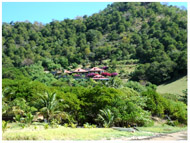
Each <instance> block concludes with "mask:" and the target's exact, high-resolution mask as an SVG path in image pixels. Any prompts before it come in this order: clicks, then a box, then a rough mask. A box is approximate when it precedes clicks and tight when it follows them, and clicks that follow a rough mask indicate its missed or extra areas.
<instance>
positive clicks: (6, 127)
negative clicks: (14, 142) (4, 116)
mask: <svg viewBox="0 0 190 143" xmlns="http://www.w3.org/2000/svg"><path fill="white" fill-rule="evenodd" d="M8 128H9V127H8V122H6V121H4V120H3V121H2V131H3V132H5V131H6V130H7V129H8Z"/></svg>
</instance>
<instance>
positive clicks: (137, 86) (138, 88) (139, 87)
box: [124, 81, 146, 93]
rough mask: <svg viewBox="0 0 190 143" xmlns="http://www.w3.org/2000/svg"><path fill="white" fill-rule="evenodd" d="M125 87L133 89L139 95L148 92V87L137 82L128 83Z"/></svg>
mask: <svg viewBox="0 0 190 143" xmlns="http://www.w3.org/2000/svg"><path fill="white" fill-rule="evenodd" d="M124 86H125V87H129V88H132V89H134V90H135V91H137V92H139V93H141V92H144V91H146V87H145V86H143V85H141V84H140V83H139V82H136V81H128V82H126V83H125V84H124Z"/></svg>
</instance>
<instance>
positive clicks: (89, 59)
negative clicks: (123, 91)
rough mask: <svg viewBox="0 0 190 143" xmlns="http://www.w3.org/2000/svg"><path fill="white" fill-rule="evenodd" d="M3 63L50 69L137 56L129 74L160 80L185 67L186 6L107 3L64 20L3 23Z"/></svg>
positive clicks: (145, 78) (156, 81) (157, 81)
mask: <svg viewBox="0 0 190 143" xmlns="http://www.w3.org/2000/svg"><path fill="white" fill-rule="evenodd" d="M2 35H3V37H2V51H3V52H2V57H3V58H2V61H3V68H10V67H16V68H21V67H26V66H30V65H32V64H35V63H37V62H39V61H41V62H42V66H43V67H44V68H47V69H48V70H50V71H52V70H55V69H62V68H63V69H70V68H75V67H77V65H79V64H80V65H83V66H85V65H86V64H91V65H92V66H93V65H99V64H102V61H103V60H108V59H109V60H110V62H113V61H122V60H130V59H137V60H138V61H139V62H138V66H137V68H136V70H135V72H133V73H132V74H131V75H130V77H131V78H132V79H133V80H146V81H150V82H152V83H155V84H160V83H162V82H164V81H166V80H168V79H171V78H172V77H174V76H178V75H182V74H186V73H187V10H182V9H180V8H177V7H173V6H167V5H161V4H160V3H156V2H153V3H149V2H146V3H145V2H142V3H140V2H125V3H113V4H112V5H108V6H107V8H105V9H104V10H103V11H100V12H99V13H95V14H93V15H92V16H86V15H84V16H83V17H76V19H65V20H63V21H56V20H53V21H52V22H50V23H48V24H45V25H43V24H41V23H40V22H35V23H33V24H32V23H30V22H28V21H25V22H11V23H3V27H2Z"/></svg>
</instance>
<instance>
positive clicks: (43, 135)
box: [3, 123, 186, 140]
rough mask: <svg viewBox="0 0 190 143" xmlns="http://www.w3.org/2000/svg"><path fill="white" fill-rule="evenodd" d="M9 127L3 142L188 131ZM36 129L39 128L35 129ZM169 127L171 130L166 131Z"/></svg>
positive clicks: (150, 128) (152, 128)
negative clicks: (132, 131) (133, 131)
mask: <svg viewBox="0 0 190 143" xmlns="http://www.w3.org/2000/svg"><path fill="white" fill-rule="evenodd" d="M9 126H10V128H8V129H7V130H6V131H5V132H4V133H3V140H110V139H119V138H122V137H133V136H153V135H155V133H162V132H163V133H169V132H171V130H172V131H175V132H176V131H180V130H185V129H186V128H179V127H169V126H165V127H164V126H163V127H162V126H160V127H157V128H156V127H140V128H139V130H140V131H136V132H135V133H131V132H125V131H117V130H114V129H112V128H69V127H68V128H66V127H63V126H59V127H58V128H51V127H49V128H48V129H44V126H43V124H38V125H31V126H30V127H25V128H24V129H23V128H22V127H20V126H18V124H16V123H9ZM35 127H37V128H36V129H35ZM168 127H169V129H171V130H166V129H168ZM159 128H162V129H159Z"/></svg>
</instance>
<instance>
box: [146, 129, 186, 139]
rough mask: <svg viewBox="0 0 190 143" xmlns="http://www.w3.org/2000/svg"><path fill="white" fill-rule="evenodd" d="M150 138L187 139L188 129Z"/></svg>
mask: <svg viewBox="0 0 190 143" xmlns="http://www.w3.org/2000/svg"><path fill="white" fill-rule="evenodd" d="M149 140H175V141H178V140H184V141H185V140H187V131H182V132H177V133H171V134H166V135H161V136H160V137H153V138H150V139H149Z"/></svg>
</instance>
